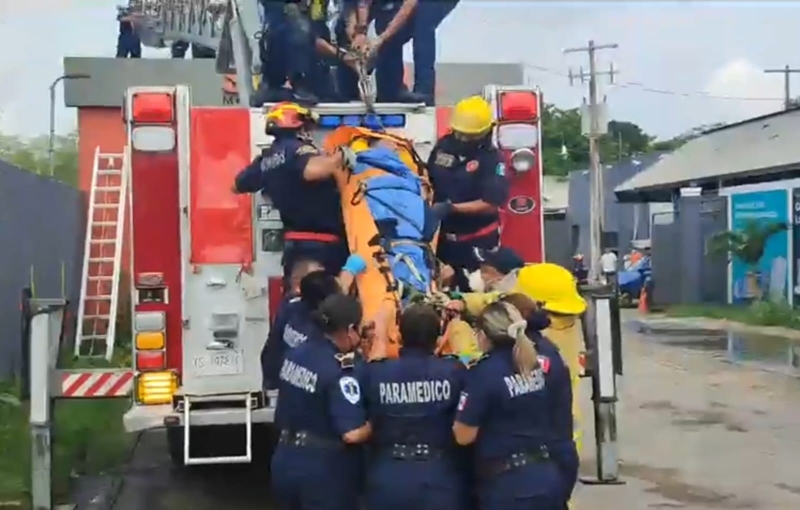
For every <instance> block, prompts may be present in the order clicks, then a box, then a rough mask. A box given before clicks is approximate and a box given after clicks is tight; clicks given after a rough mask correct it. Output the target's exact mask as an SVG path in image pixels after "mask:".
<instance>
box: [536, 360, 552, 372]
mask: <svg viewBox="0 0 800 510" xmlns="http://www.w3.org/2000/svg"><path fill="white" fill-rule="evenodd" d="M537 358H539V366H540V367H542V372H544V373H545V374H549V373H550V358H548V357H547V356H537Z"/></svg>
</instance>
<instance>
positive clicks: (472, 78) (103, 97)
mask: <svg viewBox="0 0 800 510" xmlns="http://www.w3.org/2000/svg"><path fill="white" fill-rule="evenodd" d="M214 62H215V61H214V59H185V60H184V59H155V58H142V59H136V58H130V59H128V58H99V57H66V58H64V73H65V74H72V73H79V74H88V75H89V76H90V78H88V79H82V80H67V81H65V82H64V102H65V103H66V105H67V106H74V107H81V106H113V107H118V106H121V105H122V94H123V93H124V92H125V90H126V89H127V88H128V87H131V86H172V85H190V86H191V87H192V102H193V103H194V104H196V105H198V106H224V104H223V94H222V81H223V77H222V76H220V75H218V74H217V72H216V69H215V67H214ZM436 68H437V82H438V86H437V89H438V90H437V98H436V100H437V103H438V104H441V105H448V104H455V103H456V101H458V100H459V99H463V98H464V97H466V96H469V95H472V94H477V93H480V91H481V89H482V88H483V86H484V85H487V84H495V85H520V84H522V83H524V74H525V70H524V68H523V66H522V65H520V64H489V63H485V64H484V63H447V62H444V63H439V64H437V66H436Z"/></svg>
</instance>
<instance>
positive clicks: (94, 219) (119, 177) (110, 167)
mask: <svg viewBox="0 0 800 510" xmlns="http://www.w3.org/2000/svg"><path fill="white" fill-rule="evenodd" d="M128 162H129V158H128V157H127V154H107V153H103V152H100V147H97V149H96V150H95V154H94V168H93V169H92V184H91V188H90V191H89V211H88V214H87V217H86V241H85V244H84V249H83V268H82V273H81V297H80V301H79V302H78V325H77V332H76V335H75V357H101V356H103V357H105V358H106V359H107V360H111V357H112V356H113V355H114V339H115V335H116V322H117V308H118V306H119V299H118V298H119V285H120V275H121V269H122V268H121V266H122V244H123V232H124V230H125V210H126V209H125V203H126V199H127V181H128V171H127V170H128ZM98 350H102V352H98Z"/></svg>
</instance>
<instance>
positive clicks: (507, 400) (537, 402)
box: [456, 347, 552, 462]
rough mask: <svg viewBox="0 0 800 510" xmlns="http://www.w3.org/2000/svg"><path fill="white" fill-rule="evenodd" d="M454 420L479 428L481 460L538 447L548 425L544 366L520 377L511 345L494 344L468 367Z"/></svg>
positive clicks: (544, 440) (477, 445)
mask: <svg viewBox="0 0 800 510" xmlns="http://www.w3.org/2000/svg"><path fill="white" fill-rule="evenodd" d="M456 420H457V421H459V422H461V423H463V424H464V425H468V426H472V427H479V428H480V430H479V432H478V438H477V440H476V441H475V454H476V457H477V459H478V461H479V462H480V461H481V460H486V459H496V460H497V459H507V458H509V457H510V456H511V455H514V454H517V453H523V452H533V451H540V450H541V448H542V447H544V446H547V442H548V440H549V439H550V435H551V430H552V424H551V422H552V419H551V413H550V398H549V395H548V391H547V388H546V386H545V374H544V370H543V368H542V367H539V368H537V369H536V370H534V371H533V372H532V373H531V374H530V376H529V377H523V376H521V375H520V374H517V373H516V370H515V367H514V360H513V356H512V349H511V347H499V348H498V347H495V348H493V349H492V350H491V351H489V352H488V353H486V354H484V355H483V356H482V357H481V358H478V360H477V361H476V362H475V363H474V364H473V365H472V367H470V369H469V370H468V371H467V377H466V385H465V387H464V391H463V392H462V393H461V398H460V400H459V403H458V415H457V416H456Z"/></svg>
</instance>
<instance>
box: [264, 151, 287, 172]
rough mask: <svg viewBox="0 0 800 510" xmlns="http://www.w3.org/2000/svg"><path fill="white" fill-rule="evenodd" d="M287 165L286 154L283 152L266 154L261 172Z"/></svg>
mask: <svg viewBox="0 0 800 510" xmlns="http://www.w3.org/2000/svg"><path fill="white" fill-rule="evenodd" d="M284 163H286V154H285V153H284V152H283V151H280V152H273V153H271V154H265V155H263V156H262V158H261V171H262V172H266V171H268V170H272V169H273V168H277V167H279V166H281V165H282V164H284Z"/></svg>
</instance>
